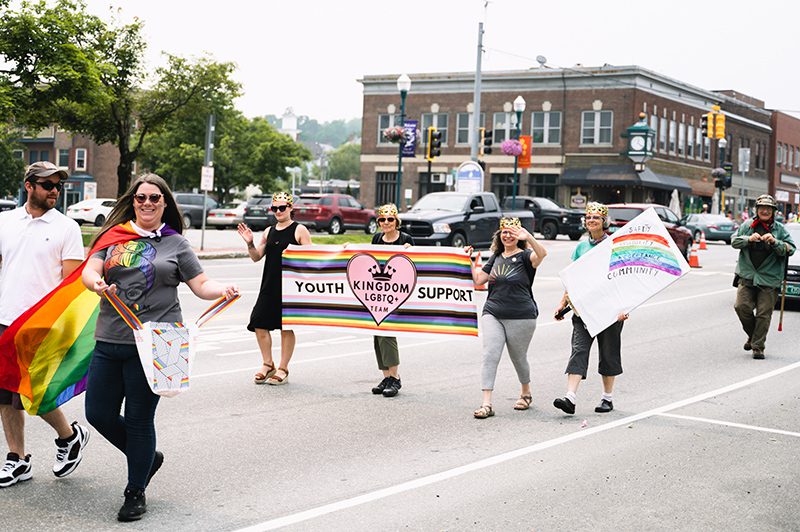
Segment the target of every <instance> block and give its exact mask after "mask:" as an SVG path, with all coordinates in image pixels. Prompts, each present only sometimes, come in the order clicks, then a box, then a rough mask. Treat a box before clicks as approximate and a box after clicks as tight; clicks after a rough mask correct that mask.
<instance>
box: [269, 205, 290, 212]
mask: <svg viewBox="0 0 800 532" xmlns="http://www.w3.org/2000/svg"><path fill="white" fill-rule="evenodd" d="M288 208H289V205H273V206H272V207H270V208H269V210H271V211H272V212H278V211H280V212H283V211H285V210H286V209H288Z"/></svg>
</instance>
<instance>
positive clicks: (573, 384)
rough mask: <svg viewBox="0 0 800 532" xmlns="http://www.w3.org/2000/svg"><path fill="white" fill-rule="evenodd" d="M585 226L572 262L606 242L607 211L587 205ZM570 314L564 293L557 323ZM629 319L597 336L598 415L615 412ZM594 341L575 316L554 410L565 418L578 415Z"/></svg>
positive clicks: (598, 205) (623, 317)
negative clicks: (564, 378) (561, 392)
mask: <svg viewBox="0 0 800 532" xmlns="http://www.w3.org/2000/svg"><path fill="white" fill-rule="evenodd" d="M583 225H584V227H586V229H587V231H589V240H584V241H583V242H581V243H580V244H578V247H576V248H575V251H574V252H573V253H572V260H573V261H576V260H578V259H579V258H581V256H583V255H584V254H586V253H587V252H589V251H590V250H591V249H592V248H594V247H595V246H596V245H597V244H599V243H600V242H602V241H603V240H605V239H606V237H607V236H608V234H607V233H606V229H608V225H609V221H608V207H606V206H605V205H603V204H602V203H597V202H595V201H593V202H591V203H589V204H588V205H586V214H585V216H584V218H583ZM569 310H570V307H569V296H568V294H567V293H566V292H564V296H563V297H562V298H561V303H560V304H559V306H558V308H557V309H556V312H555V319H556V320H559V321H560V320H563V319H564V315H565V314H566V313H567V312H568V311H569ZM627 319H628V315H627V314H620V315H619V316H618V317H617V321H616V322H615V323H614V324H613V325H611V326H609V327H608V328H607V329H605V330H604V331H602V332H601V333H600V334H598V335H597V343H598V347H599V349H600V365H599V368H598V371H599V372H600V375H601V376H602V378H603V395H602V397H601V398H600V404H599V405H598V406H597V407H596V408H595V409H594V411H595V412H598V413H606V412H611V411H612V410H613V409H614V403H613V402H612V395H611V394H612V392H613V390H614V379H615V378H616V376H617V375H620V374H621V373H622V359H621V355H620V351H621V345H622V344H621V342H622V341H621V338H620V337H621V335H622V322H624V321H625V320H627ZM593 342H594V338H592V337H591V336H590V335H589V332H588V331H587V330H586V326H585V325H584V324H583V321H582V320H581V318H580V316H578V315H577V314H573V315H572V354H571V356H570V358H569V362H568V363H567V370H566V373H567V394H566V395H565V396H564V397H559V398H557V399H556V400H554V401H553V406H555V407H556V408H558V409H559V410H561V411H563V412H564V413H566V414H574V413H575V401H576V394H577V392H578V385H579V384H580V383H581V380H583V379H585V378H586V372H587V370H588V368H589V350H590V349H591V348H592V343H593Z"/></svg>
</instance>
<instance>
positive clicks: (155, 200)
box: [82, 174, 238, 521]
mask: <svg viewBox="0 0 800 532" xmlns="http://www.w3.org/2000/svg"><path fill="white" fill-rule="evenodd" d="M182 232H183V222H182V218H181V213H180V210H179V209H178V206H177V204H176V203H175V198H174V197H173V195H172V192H171V191H170V189H169V186H168V185H167V183H166V181H164V180H163V179H162V178H161V177H159V176H157V175H155V174H146V175H142V176H140V177H138V178H137V179H136V180H134V182H133V183H132V184H131V186H130V188H129V189H128V190H127V192H125V194H123V195H122V197H120V199H119V201H118V202H117V205H116V206H115V207H114V209H113V210H112V211H111V212H110V213H109V215H108V219H107V221H106V223H105V225H104V226H103V227H102V228H101V230H100V232H99V233H98V236H97V238H96V239H95V245H93V246H92V252H91V253H90V256H89V258H88V259H87V261H86V266H85V268H84V269H83V273H82V280H83V284H84V285H85V286H86V288H88V289H89V290H91V291H92V292H95V293H97V294H102V293H103V292H106V291H107V292H108V293H109V294H116V295H117V296H118V297H119V298H120V299H121V300H122V301H123V302H124V303H125V304H126V305H127V306H128V307H129V308H130V309H132V311H133V312H134V313H135V314H136V316H137V317H138V318H139V320H140V321H143V322H146V321H154V322H182V321H183V318H182V316H181V307H180V302H179V301H178V285H179V284H180V283H181V282H184V283H186V284H187V285H188V286H189V288H190V289H191V291H192V292H193V293H194V294H195V295H196V296H198V297H200V298H202V299H209V300H212V299H216V298H219V297H226V298H228V299H231V298H233V297H235V296H236V294H237V292H238V289H237V287H236V286H234V285H228V286H224V285H222V284H221V283H218V282H216V281H212V280H211V279H209V278H208V277H207V276H206V274H205V273H204V272H203V268H202V266H201V265H200V261H199V260H198V259H197V256H196V255H195V254H194V251H192V248H191V246H190V245H189V242H188V241H187V240H186V238H184V237H183V236H182V234H181V233H182ZM108 242H110V244H107V245H105V244H106V243H108ZM94 338H95V340H96V344H95V349H94V352H93V354H92V359H91V363H90V366H89V374H88V383H87V388H86V418H87V419H88V420H89V423H91V424H92V426H94V427H95V428H96V429H97V431H98V432H100V434H102V435H103V437H105V438H106V439H107V440H108V441H109V442H110V443H111V444H112V445H114V446H115V447H117V448H118V449H119V450H120V451H122V452H123V453H125V456H126V458H127V462H128V484H127V486H126V488H125V503H124V504H123V506H122V508H120V510H119V513H118V514H117V518H118V519H119V520H120V521H135V520H138V519H141V517H142V515H143V514H144V513H145V512H146V511H147V504H146V500H145V488H146V487H147V484H148V483H149V482H150V479H151V478H152V477H153V475H154V474H155V473H156V471H158V469H159V468H160V467H161V464H162V463H163V461H164V455H163V454H162V453H161V452H159V451H156V432H155V412H156V407H157V406H158V400H159V396H158V395H156V394H154V393H153V392H152V391H151V388H150V386H149V385H148V383H147V379H146V378H145V375H144V371H143V369H142V365H141V363H140V361H139V355H138V352H137V349H136V342H135V340H134V335H133V333H132V330H131V328H130V326H129V325H128V324H127V322H126V320H125V318H123V316H122V315H120V314H119V313H118V312H117V310H116V309H115V308H114V306H113V305H112V304H111V303H110V302H109V301H106V300H103V301H102V302H101V303H100V311H99V314H98V315H97V325H96V328H95V333H94ZM123 401H124V402H125V410H124V415H122V416H120V408H121V407H122V403H123Z"/></svg>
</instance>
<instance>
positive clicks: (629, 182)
mask: <svg viewBox="0 0 800 532" xmlns="http://www.w3.org/2000/svg"><path fill="white" fill-rule="evenodd" d="M397 77H398V76H397V75H395V74H391V75H375V76H365V77H364V78H363V79H362V80H360V81H361V83H362V84H363V87H364V108H363V121H362V124H363V125H362V144H361V146H362V147H361V150H362V154H361V183H362V187H361V200H362V202H363V203H365V204H366V205H369V206H373V205H375V204H379V203H383V202H385V201H395V194H396V183H397V146H396V145H394V144H390V143H388V142H386V140H385V139H383V138H382V135H381V131H382V130H383V129H384V128H386V127H388V126H391V125H396V124H399V116H398V115H399V112H398V111H399V109H398V108H399V103H400V96H399V94H398V91H397V88H396V80H397ZM410 77H411V80H412V86H411V90H410V92H409V93H408V97H407V101H406V118H407V119H413V120H418V121H419V125H420V129H422V130H423V131H425V128H427V127H428V126H430V125H434V126H436V127H438V128H439V130H440V131H442V132H443V138H442V156H441V157H439V158H437V159H436V160H435V161H434V163H433V165H432V168H431V175H430V176H429V175H428V172H427V162H426V161H425V158H424V155H423V153H424V141H425V139H424V138H423V139H422V142H421V143H420V146H418V147H417V153H416V156H415V157H414V158H404V159H403V178H402V188H403V189H411V191H412V202H413V201H416V200H417V199H418V198H419V197H421V196H423V195H424V194H426V193H428V192H432V191H435V190H444V188H445V184H444V182H445V179H444V176H445V175H446V174H447V173H449V172H451V171H452V170H453V169H455V168H456V167H457V166H458V165H459V164H460V163H461V162H463V161H465V160H467V159H469V154H470V148H469V144H468V142H469V130H470V116H471V114H472V112H473V108H472V99H473V89H474V73H470V72H465V73H430V74H414V75H411V76H410ZM517 96H522V97H523V98H524V99H525V101H526V109H525V111H524V113H523V114H522V120H521V124H520V130H521V133H522V134H527V135H532V137H533V140H534V142H533V157H532V166H531V168H529V169H526V170H524V171H520V173H519V181H518V182H519V189H518V192H517V193H518V194H530V195H536V196H545V197H549V198H552V199H555V200H556V201H559V202H561V203H563V204H566V205H569V204H570V203H571V199H572V197H573V196H575V195H578V194H582V195H586V196H588V197H589V199H590V200H597V201H603V202H609V203H610V202H617V201H628V202H654V203H661V204H665V205H666V204H668V203H669V197H670V194H671V193H672V191H673V190H675V189H677V190H678V191H679V193H680V196H681V199H682V204H683V208H684V209H685V210H689V209H691V210H695V211H697V210H700V209H701V208H702V204H703V203H708V204H709V205H710V204H711V200H712V196H713V195H714V193H715V189H714V184H713V179H712V178H711V175H710V174H711V170H712V168H714V167H715V166H716V165H718V164H719V163H720V162H719V161H718V160H717V159H718V158H719V153H718V149H717V146H716V145H715V143H714V142H712V141H710V140H708V139H705V138H703V137H702V135H701V134H700V128H699V125H700V117H701V115H702V114H704V113H707V112H709V111H710V110H711V106H712V105H714V104H718V105H720V106H721V108H722V110H723V111H724V112H725V114H726V116H727V131H726V132H727V136H728V146H729V149H728V150H727V153H726V159H727V160H731V161H733V165H734V175H735V177H734V181H736V176H737V175H739V176H740V172H738V169H737V164H736V156H737V150H738V147H739V146H750V147H751V149H752V150H753V151H754V153H758V154H759V155H758V162H757V164H751V168H750V172H749V173H748V174H747V177H746V178H745V180H746V183H745V187H744V191H745V194H746V197H747V199H749V200H750V201H751V202H752V201H753V200H754V199H755V198H756V197H757V196H758V195H759V194H761V193H764V192H767V190H768V188H769V187H768V164H767V162H768V160H769V159H770V158H769V156H768V154H769V147H770V133H771V127H770V120H771V112H769V111H767V110H765V109H764V108H763V107H764V106H763V102H758V101H756V100H754V99H752V98H749V97H746V96H740V95H737V94H736V93H735V92H733V91H720V92H712V91H708V90H705V89H701V88H698V87H694V86H691V85H688V84H686V83H683V82H681V81H678V80H675V79H672V78H669V77H667V76H664V75H661V74H658V73H656V72H653V71H650V70H647V69H644V68H642V67H639V66H622V67H616V66H609V65H605V66H603V67H598V68H584V67H576V68H573V69H549V68H533V69H530V70H523V71H504V72H485V73H483V74H482V90H481V116H480V125H479V126H477V127H480V126H485V127H486V129H487V130H491V131H492V135H493V140H494V151H493V153H492V154H491V155H488V156H485V157H483V160H484V161H485V163H486V175H485V179H484V189H485V190H491V191H493V192H495V194H497V195H498V196H499V197H500V198H501V200H502V198H503V197H505V196H506V195H510V194H511V191H512V187H513V165H514V159H513V157H510V156H506V155H503V154H502V152H501V151H500V143H501V142H502V141H503V140H505V139H507V138H510V137H511V136H513V135H514V134H515V133H516V115H515V113H514V112H513V110H512V103H511V102H513V101H514V99H515V98H516V97H517ZM641 112H644V113H645V114H646V115H647V121H648V123H649V124H650V126H651V127H652V128H653V129H655V130H656V145H655V152H656V154H655V157H654V159H652V160H651V161H649V162H648V163H647V168H646V170H645V171H644V172H641V173H637V172H635V171H634V169H633V163H632V162H631V161H630V160H629V159H628V158H627V157H626V156H625V155H624V152H625V150H626V149H627V140H626V139H625V138H623V137H622V136H621V134H622V133H624V132H625V130H626V129H627V127H629V126H631V125H633V124H634V123H635V122H636V121H637V120H638V118H639V113H641ZM731 148H732V149H731ZM754 160H755V157H754ZM740 177H741V176H740ZM739 181H741V179H739Z"/></svg>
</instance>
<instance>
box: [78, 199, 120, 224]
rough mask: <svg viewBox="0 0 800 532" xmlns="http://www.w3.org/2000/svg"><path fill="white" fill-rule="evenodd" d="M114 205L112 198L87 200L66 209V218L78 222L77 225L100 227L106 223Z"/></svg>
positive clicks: (115, 202)
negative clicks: (86, 224)
mask: <svg viewBox="0 0 800 532" xmlns="http://www.w3.org/2000/svg"><path fill="white" fill-rule="evenodd" d="M116 204H117V200H115V199H113V198H96V199H87V200H83V201H79V202H78V203H75V204H73V205H70V206H69V207H67V216H69V217H70V218H72V219H73V220H75V221H76V222H78V225H82V224H85V223H88V224H94V225H95V226H97V227H100V226H101V225H103V224H104V223H106V218H107V217H108V213H110V212H111V209H113V208H114V205H116Z"/></svg>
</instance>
